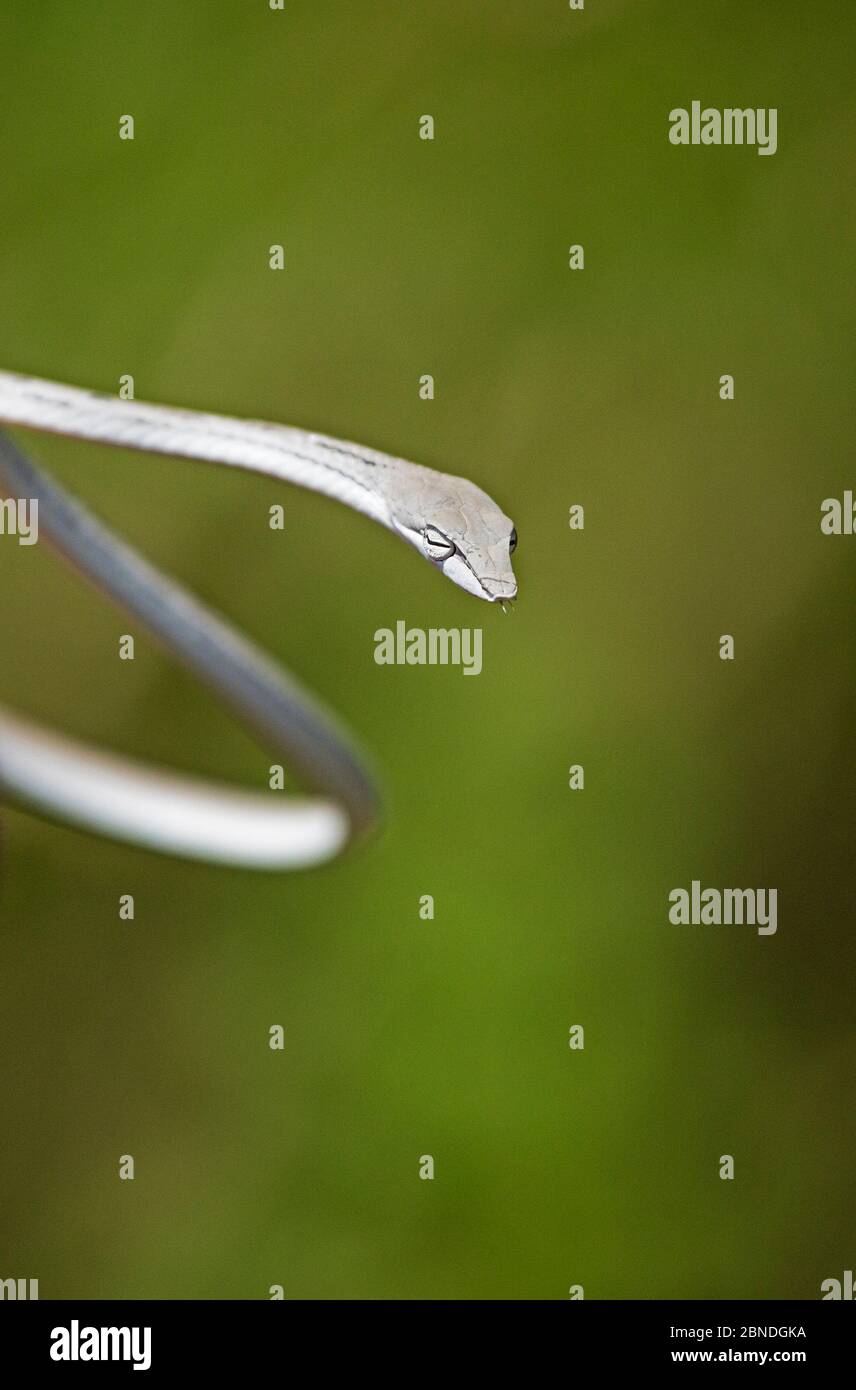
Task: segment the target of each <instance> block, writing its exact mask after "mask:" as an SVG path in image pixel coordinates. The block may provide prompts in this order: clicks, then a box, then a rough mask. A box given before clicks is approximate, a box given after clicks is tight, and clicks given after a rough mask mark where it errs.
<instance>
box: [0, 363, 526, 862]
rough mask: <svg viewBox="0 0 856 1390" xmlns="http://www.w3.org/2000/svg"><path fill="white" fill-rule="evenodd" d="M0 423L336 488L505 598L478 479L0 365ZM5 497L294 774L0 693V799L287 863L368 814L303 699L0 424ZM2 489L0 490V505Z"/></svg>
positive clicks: (349, 756) (356, 780)
mask: <svg viewBox="0 0 856 1390" xmlns="http://www.w3.org/2000/svg"><path fill="white" fill-rule="evenodd" d="M0 423H3V424H6V425H12V426H19V427H22V428H25V429H31V430H39V431H45V432H48V433H56V434H63V435H68V436H71V437H72V438H74V439H79V440H86V441H89V442H92V443H99V444H111V445H116V446H118V447H121V448H124V449H138V450H143V451H146V452H152V453H160V454H169V455H171V456H173V457H181V458H189V459H198V460H201V461H204V462H208V463H217V464H225V465H226V466H228V467H232V468H241V469H247V470H250V471H253V472H257V473H263V474H267V475H268V476H269V477H272V478H275V479H277V480H280V481H283V482H288V483H296V484H298V485H299V486H301V487H305V488H309V489H311V490H312V491H314V492H320V493H324V494H326V495H327V496H329V497H333V498H337V499H338V500H339V501H340V502H343V503H344V504H345V505H346V506H348V507H351V508H352V509H353V510H354V511H357V512H362V513H363V514H364V515H366V516H369V517H372V518H374V520H375V521H378V522H380V523H381V525H383V526H386V527H388V528H389V529H390V530H391V531H394V532H396V533H397V534H398V535H399V536H401V537H402V538H403V539H404V540H406V541H408V542H409V543H410V544H411V545H413V546H415V547H416V549H417V550H419V551H420V553H421V554H422V555H424V556H425V558H426V559H427V560H429V561H430V562H431V563H432V564H433V565H434V566H435V567H436V568H437V569H440V570H442V572H443V573H444V574H445V575H446V576H447V577H448V578H449V579H451V580H452V581H453V582H454V583H455V584H457V585H459V586H460V587H461V588H462V589H465V590H467V591H468V592H469V593H471V594H474V595H475V596H476V597H477V598H480V599H483V600H485V601H487V602H490V603H497V602H499V603H503V604H504V603H505V602H507V601H510V600H512V599H514V598H515V597H516V594H517V583H516V581H515V578H514V572H513V569H512V564H511V553H512V551H513V550H514V547H515V545H516V543H517V536H516V532H515V530H514V527H513V525H512V523H511V521H510V520H509V518H508V517H507V516H505V514H504V513H503V512H502V511H501V509H500V508H499V507H498V506H497V504H496V503H495V502H494V501H493V499H492V498H491V497H489V496H488V495H487V493H485V492H483V491H482V490H481V488H479V487H476V486H475V484H474V483H471V482H469V481H468V480H467V479H465V478H457V477H453V476H451V475H449V474H446V473H440V472H437V471H435V470H434V469H431V468H426V467H423V466H422V465H421V464H416V463H409V462H407V461H406V460H404V459H400V458H394V457H392V456H390V455H388V454H383V453H379V452H378V451H377V450H375V449H369V448H365V447H362V446H360V445H356V444H351V443H348V442H346V441H342V440H338V439H331V438H328V437H327V436H325V435H321V434H314V433H311V432H309V431H306V430H302V429H293V428H290V427H288V426H285V425H278V424H269V423H266V422H263V421H258V420H241V419H236V418H232V417H229V416H223V415H212V414H206V413H203V412H200V411H195V410H185V409H179V408H176V407H172V406H163V405H145V404H142V403H138V402H137V401H133V400H129V401H125V400H120V399H119V398H118V397H116V396H109V395H103V394H100V393H98V392H93V391H87V390H82V389H79V388H77V387H73V386H63V385H59V384H58V383H55V382H50V381H42V380H39V379H37V378H34V377H29V376H22V375H19V374H17V373H14V372H2V371H0ZM0 479H2V480H5V488H3V489H0V490H2V491H5V493H6V495H7V497H12V498H18V499H24V500H25V501H26V500H29V501H30V502H32V501H34V500H36V501H38V525H39V531H40V532H43V533H44V534H45V535H46V536H47V537H48V539H49V540H50V542H51V543H52V544H53V546H54V547H55V548H56V549H58V550H59V551H60V552H61V553H62V554H63V555H64V557H65V558H66V559H67V560H69V561H70V562H71V564H72V565H73V566H74V567H75V569H77V570H78V571H79V572H80V573H81V574H83V575H85V576H86V577H87V578H89V579H90V580H91V581H93V582H94V583H95V584H96V585H97V586H98V587H99V588H100V589H101V590H103V591H104V592H105V593H106V594H107V595H109V596H110V597H111V598H112V599H113V600H114V601H116V602H117V603H118V604H120V605H121V606H122V607H123V608H124V609H125V610H126V611H127V612H129V613H130V614H132V615H133V616H135V617H136V618H138V619H140V621H142V622H143V623H144V624H145V625H146V626H147V627H148V628H149V629H150V631H151V632H152V633H154V635H155V636H156V637H157V638H158V639H159V640H160V641H161V642H162V643H163V644H164V645H165V646H166V647H167V648H169V649H170V650H171V651H172V652H173V654H174V655H175V656H177V657H178V658H179V660H180V661H182V663H183V664H184V665H185V666H187V667H188V668H189V669H191V670H192V671H193V672H194V673H195V674H196V675H197V676H199V677H200V678H201V679H202V680H203V681H204V682H205V683H206V684H207V685H208V686H209V687H211V689H212V690H213V691H214V692H215V693H216V694H217V695H218V696H219V698H220V699H221V700H222V701H223V702H224V703H225V704H226V705H227V706H228V707H229V708H230V709H231V711H232V712H233V713H234V714H236V715H237V716H238V718H239V719H240V720H241V721H242V722H243V723H245V724H247V725H248V726H249V727H250V728H251V729H252V730H253V732H254V733H255V734H256V735H257V737H258V738H259V739H260V740H261V742H262V743H263V744H264V745H266V746H267V747H268V748H269V749H270V750H272V751H273V752H274V753H275V754H276V755H277V756H280V755H281V756H283V757H284V758H285V759H287V761H288V764H289V767H290V770H291V771H293V772H296V773H297V774H298V776H299V777H300V779H301V780H302V781H303V782H304V783H305V784H306V785H307V787H308V788H309V789H310V791H311V793H312V794H311V795H309V796H304V797H291V796H288V797H283V796H281V795H280V794H279V793H274V792H270V791H264V792H261V791H249V790H241V789H237V788H232V787H230V786H226V785H217V784H211V783H208V782H206V781H204V780H203V779H200V778H194V777H189V776H185V775H179V774H177V773H173V772H170V771H168V770H167V769H163V768H155V767H148V766H146V765H144V764H141V763H138V762H134V761H131V760H129V759H125V758H121V757H119V756H117V755H115V754H113V753H107V752H105V751H101V750H99V749H95V748H92V747H89V746H86V745H84V744H81V743H77V742H75V741H72V740H71V739H69V738H67V737H65V736H64V735H60V734H59V733H56V732H53V731H50V730H47V729H44V728H42V727H40V726H38V725H36V724H34V723H32V722H31V721H30V720H28V719H24V718H23V717H21V716H20V715H19V714H17V713H13V712H12V711H11V710H8V709H6V708H5V707H0V799H2V800H4V801H8V802H10V803H13V804H16V805H19V806H22V807H24V808H25V809H28V810H31V811H35V812H36V813H39V814H42V815H46V816H48V817H51V818H53V819H57V820H60V821H66V822H69V823H71V824H73V825H76V826H77V827H79V828H82V829H84V830H86V831H90V832H95V833H97V834H102V835H107V836H110V837H112V838H114V839H119V840H124V841H126V842H130V843H132V844H135V845H138V846H142V847H145V848H148V849H153V850H159V851H162V852H166V853H171V854H177V855H181V856H183V857H188V858H198V859H203V860H208V861H209V862H216V863H224V864H232V865H242V866H245V867H254V868H268V869H287V868H300V867H306V866H310V865H314V864H319V863H322V862H324V861H325V860H328V859H330V858H332V857H333V856H335V855H337V854H339V853H340V852H341V851H342V850H343V849H344V848H345V847H346V845H347V844H348V843H349V842H350V841H351V840H352V839H354V838H355V837H357V836H361V835H363V834H364V833H365V832H367V831H368V830H369V829H371V827H372V826H373V825H374V823H375V822H376V820H377V817H378V813H379V804H378V797H377V793H376V791H375V789H374V785H373V782H372V780H371V778H370V777H369V775H368V773H367V771H366V770H365V768H364V766H363V763H362V760H361V759H360V757H359V756H358V755H357V753H356V752H355V750H354V748H353V746H352V745H351V743H350V741H349V739H348V738H347V737H346V736H345V734H344V733H343V732H342V730H341V729H340V728H339V726H338V723H337V721H336V720H335V719H334V718H333V716H332V715H331V714H329V713H328V712H327V711H326V710H325V709H324V708H323V707H322V705H321V704H320V702H319V701H318V700H317V699H316V698H315V697H314V696H312V695H311V694H309V693H308V692H307V691H305V690H303V689H302V688H301V687H300V685H299V684H298V683H297V681H295V680H294V679H293V678H292V677H291V676H289V675H287V674H286V673H285V672H284V671H282V670H281V669H280V668H279V667H278V666H277V665H276V664H275V663H274V662H273V661H272V660H271V659H270V658H269V657H267V656H265V655H264V654H263V653H262V652H260V651H259V650H258V649H257V648H256V647H254V646H253V645H252V643H250V642H249V641H248V640H247V639H246V638H245V637H244V636H243V635H242V634H240V633H239V632H238V631H237V630H235V629H234V628H232V627H231V626H230V625H228V624H227V623H226V622H225V621H224V620H223V619H222V618H220V617H219V616H217V615H216V614H215V613H213V612H211V611H210V610H208V609H207V608H205V607H204V606H203V605H202V604H201V603H200V602H199V601H198V600H197V599H196V598H194V597H193V596H192V595H191V594H189V593H188V592H187V591H185V590H184V589H182V588H181V587H180V586H179V585H178V584H177V583H176V582H175V581H174V580H173V579H171V578H169V577H167V576H166V575H164V574H162V573H161V572H160V571H159V570H157V569H156V568H155V567H154V566H153V565H151V564H150V563H149V562H148V561H146V560H144V559H143V558H142V556H140V555H139V554H138V553H137V552H136V551H134V550H132V549H131V548H130V546H128V545H127V544H126V543H125V542H124V541H122V540H120V539H119V537H117V536H116V535H115V534H114V533H113V532H112V531H110V530H109V529H108V528H107V527H106V526H105V525H104V524H103V523H102V522H101V521H99V520H97V519H96V518H95V517H94V516H93V515H92V514H91V513H90V512H89V511H87V510H86V508H84V507H83V506H82V504H81V503H80V502H78V501H77V500H76V499H75V498H73V497H72V496H71V495H70V494H69V493H67V492H66V491H65V490H64V489H63V488H62V487H60V485H59V484H58V483H57V482H55V481H54V480H53V479H52V478H51V477H50V476H49V475H48V474H46V473H45V472H44V471H43V470H42V469H41V468H40V467H37V466H36V465H35V464H34V463H33V462H32V461H31V460H30V459H29V458H28V457H26V456H25V455H24V454H23V453H22V452H21V451H20V449H19V448H18V447H17V446H16V445H15V444H14V443H13V442H12V441H11V440H10V439H9V438H8V437H7V436H5V435H3V434H0ZM0 505H2V503H0Z"/></svg>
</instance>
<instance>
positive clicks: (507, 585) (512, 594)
mask: <svg viewBox="0 0 856 1390" xmlns="http://www.w3.org/2000/svg"><path fill="white" fill-rule="evenodd" d="M479 583H480V584H481V587H482V592H483V594H484V597H485V598H486V599H487V601H488V603H501V604H502V606H503V608H504V607H505V605H506V604H507V603H513V602H514V600H515V599H516V598H517V585H516V583H515V582H514V580H513V579H493V578H490V577H487V578H483V579H480V580H479Z"/></svg>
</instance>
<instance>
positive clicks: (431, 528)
mask: <svg viewBox="0 0 856 1390" xmlns="http://www.w3.org/2000/svg"><path fill="white" fill-rule="evenodd" d="M415 466H416V465H414V467H415ZM419 473H420V475H421V476H420V481H419V486H418V487H417V488H415V489H413V490H412V491H411V493H410V495H409V496H408V497H407V499H406V500H404V499H402V498H399V499H396V500H395V503H394V504H393V505H392V506H391V509H390V511H391V520H392V524H393V526H394V528H395V530H396V531H398V533H399V535H400V536H403V537H404V539H405V540H406V541H409V542H410V544H411V545H413V546H415V547H416V549H417V550H420V551H421V552H422V554H423V555H424V556H425V558H426V559H427V560H430V561H431V563H432V564H433V565H436V567H437V569H440V570H442V571H443V573H444V574H445V575H446V577H447V579H451V580H452V583H453V584H457V585H458V586H459V588H461V589H466V591H467V593H469V594H475V596H476V598H480V599H484V600H485V601H486V602H487V603H508V602H510V601H511V600H512V599H515V598H516V597H517V580H516V579H515V577H514V570H513V569H512V565H511V556H512V554H513V552H514V549H515V546H516V545H517V532H516V531H515V529H514V523H513V522H512V521H510V520H509V518H508V517H507V516H506V515H505V513H504V512H503V511H502V510H501V509H500V508H499V507H498V506H497V504H496V502H494V500H493V498H492V497H489V496H488V494H487V493H486V492H482V490H481V488H480V487H476V485H475V483H471V482H470V481H469V480H468V479H467V478H454V477H451V476H450V475H449V474H446V473H435V472H434V471H433V469H427V468H425V469H423V468H420V469H419ZM396 503H397V504H396Z"/></svg>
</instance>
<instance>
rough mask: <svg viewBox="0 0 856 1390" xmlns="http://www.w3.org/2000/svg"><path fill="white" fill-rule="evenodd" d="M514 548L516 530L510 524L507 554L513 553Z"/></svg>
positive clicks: (515, 544) (515, 547) (515, 545)
mask: <svg viewBox="0 0 856 1390" xmlns="http://www.w3.org/2000/svg"><path fill="white" fill-rule="evenodd" d="M516 549H517V531H516V530H515V528H514V527H513V526H512V528H511V535H510V536H509V537H508V553H509V555H513V554H514V552H515V550H516Z"/></svg>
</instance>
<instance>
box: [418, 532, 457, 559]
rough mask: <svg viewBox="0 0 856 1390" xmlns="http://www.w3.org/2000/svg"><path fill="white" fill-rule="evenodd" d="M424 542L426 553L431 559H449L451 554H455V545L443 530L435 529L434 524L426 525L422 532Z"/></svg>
mask: <svg viewBox="0 0 856 1390" xmlns="http://www.w3.org/2000/svg"><path fill="white" fill-rule="evenodd" d="M422 544H423V545H424V546H425V554H426V555H427V556H428V558H429V560H448V558H449V556H450V555H454V553H455V547H454V545H453V544H452V542H451V541H450V540H449V538H448V537H447V536H444V535H443V533H442V531H435V529H434V527H433V526H426V528H425V530H424V531H423V532H422Z"/></svg>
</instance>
